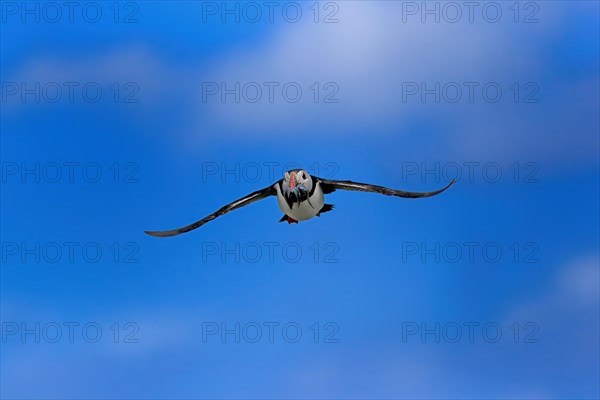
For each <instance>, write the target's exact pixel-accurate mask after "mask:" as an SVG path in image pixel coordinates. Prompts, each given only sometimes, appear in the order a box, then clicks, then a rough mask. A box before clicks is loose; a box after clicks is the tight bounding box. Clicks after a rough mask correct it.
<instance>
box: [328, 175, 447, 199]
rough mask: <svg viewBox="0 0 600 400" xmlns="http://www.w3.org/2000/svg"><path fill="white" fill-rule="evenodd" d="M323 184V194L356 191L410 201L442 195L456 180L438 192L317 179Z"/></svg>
mask: <svg viewBox="0 0 600 400" xmlns="http://www.w3.org/2000/svg"><path fill="white" fill-rule="evenodd" d="M317 179H318V180H319V182H320V184H321V188H322V189H323V193H325V194H327V193H331V192H334V191H335V190H336V189H340V190H354V191H358V192H373V193H381V194H385V195H386V196H397V197H405V198H409V199H418V198H421V197H431V196H435V195H436V194H440V193H442V192H443V191H445V190H446V189H448V188H449V187H450V186H452V185H454V183H455V182H456V179H453V180H452V182H450V183H449V184H448V186H446V187H445V188H442V189H440V190H436V191H434V192H405V191H403V190H396V189H390V188H386V187H383V186H377V185H371V184H369V183H359V182H352V181H336V180H330V179H321V178H317Z"/></svg>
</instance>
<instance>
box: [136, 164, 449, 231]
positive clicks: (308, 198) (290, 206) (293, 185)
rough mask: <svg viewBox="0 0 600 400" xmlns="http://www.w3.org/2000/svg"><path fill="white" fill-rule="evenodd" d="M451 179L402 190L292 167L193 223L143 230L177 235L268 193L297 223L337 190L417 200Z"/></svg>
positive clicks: (286, 218) (329, 207)
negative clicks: (268, 183) (421, 188)
mask: <svg viewBox="0 0 600 400" xmlns="http://www.w3.org/2000/svg"><path fill="white" fill-rule="evenodd" d="M455 181H456V180H455V179H453V180H452V182H450V183H449V184H448V185H447V186H446V187H445V188H442V189H439V190H436V191H434V192H405V191H402V190H395V189H389V188H386V187H383V186H377V185H370V184H368V183H358V182H352V181H336V180H331V179H321V178H318V177H316V176H311V175H309V173H308V172H306V171H305V170H303V169H296V170H291V171H288V172H286V173H285V175H284V177H283V179H281V180H279V181H278V182H275V183H274V184H273V185H271V186H268V187H266V188H264V189H261V190H257V191H256V192H253V193H250V194H249V195H247V196H244V197H242V198H241V199H238V200H236V201H234V202H233V203H230V204H227V205H226V206H224V207H221V208H220V209H219V210H217V211H215V212H214V213H212V214H210V215H208V216H206V217H204V218H202V219H201V220H199V221H196V222H194V223H193V224H190V225H187V226H184V227H182V228H178V229H173V230H170V231H145V232H146V233H147V234H148V235H150V236H156V237H169V236H176V235H179V234H181V233H185V232H189V231H191V230H194V229H196V228H199V227H201V226H202V225H204V224H205V223H207V222H209V221H212V220H213V219H215V218H217V217H220V216H221V215H224V214H227V213H228V212H230V211H233V210H236V209H238V208H241V207H244V206H247V205H249V204H252V203H254V202H256V201H258V200H262V199H264V198H267V197H270V196H277V203H278V204H279V208H280V209H281V211H283V213H284V216H283V217H282V218H281V219H280V220H279V221H280V222H284V221H287V222H288V224H292V223H298V221H306V220H309V219H311V218H313V217H315V216H317V217H318V216H320V215H321V214H322V213H325V212H328V211H331V210H332V209H333V205H332V204H325V195H326V194H329V193H332V192H334V191H336V190H338V189H339V190H353V191H359V192H373V193H380V194H384V195H386V196H396V197H405V198H409V199H418V198H422V197H431V196H435V195H437V194H440V193H442V192H443V191H445V190H446V189H448V188H449V187H450V186H452V185H453V184H454V182H455Z"/></svg>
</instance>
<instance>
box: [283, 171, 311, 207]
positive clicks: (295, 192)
mask: <svg viewBox="0 0 600 400" xmlns="http://www.w3.org/2000/svg"><path fill="white" fill-rule="evenodd" d="M285 199H286V202H287V204H288V206H290V208H292V206H293V205H294V203H300V202H302V201H305V200H308V190H307V189H306V187H305V186H304V185H302V184H301V185H297V184H296V176H295V175H294V174H292V175H291V176H290V184H289V187H288V188H287V191H286V192H285Z"/></svg>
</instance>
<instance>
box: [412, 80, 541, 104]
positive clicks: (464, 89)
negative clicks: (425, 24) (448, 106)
mask: <svg viewBox="0 0 600 400" xmlns="http://www.w3.org/2000/svg"><path fill="white" fill-rule="evenodd" d="M401 94H402V103H423V104H424V103H437V104H439V103H452V104H454V103H471V104H472V103H490V104H496V103H501V102H510V103H517V104H537V103H539V102H540V85H539V84H538V83H537V82H533V81H526V82H510V83H501V82H491V81H488V82H478V81H463V82H440V81H434V82H426V81H419V82H416V81H413V82H402V89H401Z"/></svg>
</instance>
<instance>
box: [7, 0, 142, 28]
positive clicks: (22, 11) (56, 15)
mask: <svg viewBox="0 0 600 400" xmlns="http://www.w3.org/2000/svg"><path fill="white" fill-rule="evenodd" d="M139 17H140V6H139V3H138V2H135V1H2V2H0V20H1V21H2V23H3V24H10V23H20V24H41V23H45V24H58V23H68V24H74V23H88V24H97V23H101V22H112V23H115V24H137V23H138V22H139Z"/></svg>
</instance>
